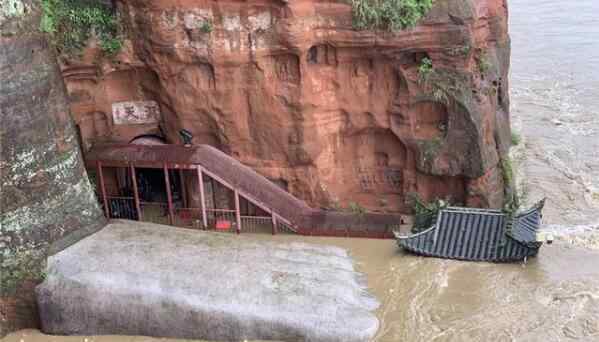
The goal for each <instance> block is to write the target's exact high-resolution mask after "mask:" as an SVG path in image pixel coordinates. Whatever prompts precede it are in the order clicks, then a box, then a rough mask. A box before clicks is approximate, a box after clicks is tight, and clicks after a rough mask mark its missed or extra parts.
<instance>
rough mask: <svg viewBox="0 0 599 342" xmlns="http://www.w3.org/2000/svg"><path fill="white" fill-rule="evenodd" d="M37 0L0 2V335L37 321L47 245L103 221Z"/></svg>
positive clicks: (66, 239) (74, 236)
mask: <svg viewBox="0 0 599 342" xmlns="http://www.w3.org/2000/svg"><path fill="white" fill-rule="evenodd" d="M37 4H38V2H37V1H33V0H1V1H0V189H1V191H0V275H1V277H0V285H1V286H0V336H2V335H3V334H4V333H5V332H7V331H11V330H14V329H20V328H23V327H32V326H35V321H36V318H35V305H34V304H35V302H34V300H33V285H34V284H32V281H35V280H36V279H35V278H38V277H39V276H41V273H40V272H39V271H40V269H41V265H42V264H43V262H44V257H45V254H46V253H47V251H48V248H50V246H52V245H53V244H54V243H57V245H55V246H58V248H60V246H64V245H65V244H68V243H69V242H72V241H74V240H76V239H77V236H82V235H84V234H86V233H90V232H91V231H93V230H94V229H95V228H97V227H99V226H101V225H102V223H103V219H102V213H101V211H100V210H99V207H98V204H97V202H96V199H95V197H94V194H93V191H92V188H91V186H90V183H89V180H88V178H87V175H86V172H85V169H84V167H83V164H82V160H81V153H80V150H79V145H78V142H77V135H76V132H75V129H74V126H73V124H72V120H71V117H70V115H69V109H68V106H67V102H66V92H65V87H64V83H63V81H62V78H61V75H60V71H59V69H58V66H57V64H56V60H55V58H54V55H53V54H52V53H51V49H50V48H49V46H48V45H47V43H46V41H45V39H44V37H43V36H42V35H41V34H40V33H39V31H38V29H37V28H38V27H39V11H38V9H37V8H36V5H37Z"/></svg>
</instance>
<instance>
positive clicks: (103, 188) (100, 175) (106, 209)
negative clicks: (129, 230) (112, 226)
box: [97, 161, 110, 219]
mask: <svg viewBox="0 0 599 342" xmlns="http://www.w3.org/2000/svg"><path fill="white" fill-rule="evenodd" d="M97 167H98V178H99V180H100V191H101V192H102V201H103V203H104V215H106V218H108V219H109V218H110V208H109V207H108V198H106V186H105V185H104V173H103V172H102V162H100V161H98V165H97Z"/></svg>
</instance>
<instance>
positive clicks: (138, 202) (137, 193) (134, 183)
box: [129, 163, 143, 221]
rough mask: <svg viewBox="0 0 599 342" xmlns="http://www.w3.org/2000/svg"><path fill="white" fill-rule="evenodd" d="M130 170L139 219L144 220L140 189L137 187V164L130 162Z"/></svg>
mask: <svg viewBox="0 0 599 342" xmlns="http://www.w3.org/2000/svg"><path fill="white" fill-rule="evenodd" d="M129 170H130V171H131V182H132V183H133V198H134V199H135V209H136V210H137V220H138V221H143V214H142V212H141V204H140V201H139V191H138V189H137V175H136V174H135V166H133V163H130V164H129Z"/></svg>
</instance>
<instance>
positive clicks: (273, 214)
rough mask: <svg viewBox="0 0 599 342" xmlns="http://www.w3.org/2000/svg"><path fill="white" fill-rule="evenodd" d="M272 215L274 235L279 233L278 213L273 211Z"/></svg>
mask: <svg viewBox="0 0 599 342" xmlns="http://www.w3.org/2000/svg"><path fill="white" fill-rule="evenodd" d="M271 216H272V235H276V234H277V215H276V214H275V213H274V212H273V213H271Z"/></svg>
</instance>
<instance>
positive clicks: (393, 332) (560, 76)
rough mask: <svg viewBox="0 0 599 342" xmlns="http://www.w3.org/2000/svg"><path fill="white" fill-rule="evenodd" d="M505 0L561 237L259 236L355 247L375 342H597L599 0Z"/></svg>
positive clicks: (530, 181)
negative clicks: (415, 250)
mask: <svg viewBox="0 0 599 342" xmlns="http://www.w3.org/2000/svg"><path fill="white" fill-rule="evenodd" d="M509 3H510V27H511V36H512V69H511V70H512V72H511V89H512V93H511V99H512V117H513V126H514V128H515V130H516V131H517V132H519V135H520V136H521V138H522V142H521V143H520V144H519V146H518V147H516V148H515V150H514V158H515V160H516V163H517V166H518V168H519V174H518V178H519V180H520V183H521V184H520V187H521V189H522V190H523V193H524V195H525V196H524V197H525V199H526V201H527V202H529V203H532V202H533V201H535V200H538V199H540V198H542V197H548V203H547V208H546V211H545V221H546V222H547V224H548V225H547V228H548V229H551V230H554V231H555V232H556V234H557V236H558V238H559V239H558V241H556V243H554V244H553V245H548V246H544V247H543V248H542V250H541V253H540V255H539V256H538V257H537V258H534V259H532V260H529V262H528V263H527V264H505V265H504V264H488V263H466V262H457V261H449V260H439V259H429V258H421V257H416V256H412V255H408V254H405V253H404V252H402V251H400V250H399V248H398V247H397V246H396V245H395V243H394V242H393V241H390V240H362V239H335V238H332V239H331V238H307V237H301V238H299V237H289V236H276V237H267V236H261V237H257V238H260V239H265V238H266V239H274V240H278V241H283V242H285V241H288V239H291V240H293V241H298V240H304V241H306V242H310V243H324V244H333V245H337V246H341V247H344V248H347V249H348V250H349V251H350V253H351V254H352V256H353V257H354V258H355V260H356V263H357V267H358V268H359V269H360V270H361V271H362V272H364V273H365V274H366V275H367V279H368V286H369V288H370V289H371V291H372V292H373V294H375V295H376V296H377V298H378V299H379V301H380V302H381V306H380V307H379V309H378V310H377V315H378V317H379V319H380V322H381V327H380V329H379V332H378V334H377V336H376V338H375V341H380V342H387V341H389V342H392V341H393V342H397V341H439V342H441V341H456V342H457V341H459V342H464V341H544V342H545V341H599V109H598V108H599V1H598V0H566V1H564V0H535V1H532V0H510V2H509ZM26 334H28V335H29V336H27V338H26V339H25V340H27V341H33V340H37V341H46V340H47V337H44V336H39V335H38V336H37V339H36V338H32V335H35V332H26ZM21 337H22V335H20V336H19V334H17V335H13V336H12V337H11V338H10V339H11V341H19V340H20V339H21ZM53 340H54V341H67V340H66V339H62V338H60V337H56V338H55V339H53ZM75 340H77V341H79V340H80V339H73V341H75ZM90 340H102V341H133V340H135V341H138V339H134V338H129V337H110V338H104V339H97V338H91V339H90ZM141 340H142V339H139V341H141ZM143 340H144V341H145V339H143ZM69 341H70V340H69Z"/></svg>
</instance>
